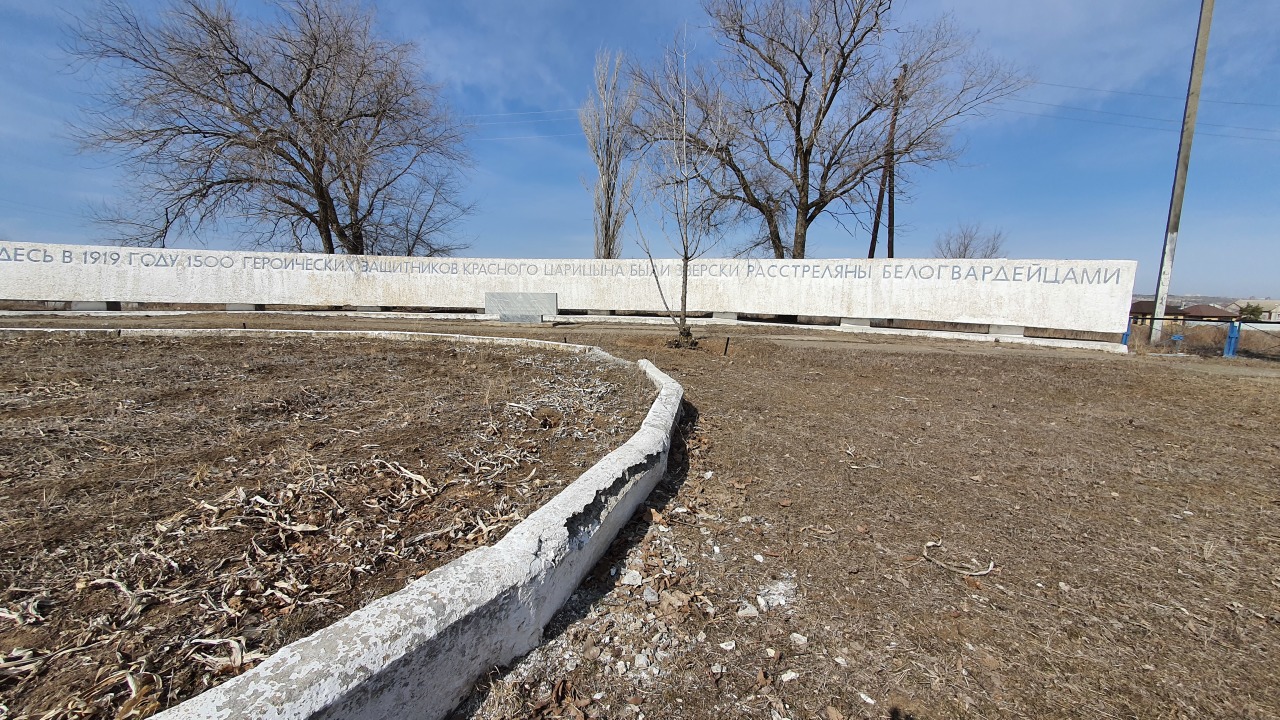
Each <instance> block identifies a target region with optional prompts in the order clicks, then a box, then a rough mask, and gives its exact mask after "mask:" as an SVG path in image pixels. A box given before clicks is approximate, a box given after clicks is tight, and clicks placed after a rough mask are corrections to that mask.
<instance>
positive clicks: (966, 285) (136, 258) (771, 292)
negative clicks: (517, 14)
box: [0, 242, 1137, 333]
mask: <svg viewBox="0 0 1280 720" xmlns="http://www.w3.org/2000/svg"><path fill="white" fill-rule="evenodd" d="M654 266H656V271H657V276H658V281H659V282H660V283H661V285H662V287H663V292H664V293H665V294H666V298H667V301H668V302H669V303H671V306H672V308H673V309H674V308H678V303H679V297H680V295H679V287H680V282H679V281H680V262H679V261H678V260H658V261H656V262H655V263H654ZM654 266H651V265H650V262H649V261H648V260H518V259H470V258H406V257H385V256H376V257H375V256H367V257H366V256H348V255H314V254H301V253H274V252H226V251H214V250H168V249H143V248H122V247H101V246H84V245H47V244H31V243H10V242H3V243H0V300H32V301H40V300H45V301H71V302H99V301H105V302H111V301H115V302H154V303H217V304H253V305H344V306H383V307H434V308H482V307H484V305H485V293H487V292H530V293H556V294H557V295H558V297H559V306H560V307H561V308H565V309H571V310H614V311H623V312H625V311H645V312H661V311H663V310H664V305H663V302H662V298H661V297H660V296H659V293H658V289H657V284H656V283H655V282H654ZM1136 269H1137V263H1136V262H1134V261H1131V260H944V259H906V258H902V259H891V260H863V259H849V260H728V259H724V260H722V259H703V260H698V261H695V262H693V263H692V264H691V265H690V268H689V310H690V311H694V312H717V313H753V314H771V315H814V316H828V317H841V318H857V319H901V320H929V321H938V322H955V323H975V324H990V325H1000V326H1011V327H1038V328H1053V329H1059V330H1083V331H1092V332H1101V333H1121V332H1124V330H1125V327H1126V325H1127V321H1128V313H1129V304H1130V299H1131V295H1132V292H1133V282H1134V273H1135V272H1136Z"/></svg>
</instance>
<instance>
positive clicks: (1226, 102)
mask: <svg viewBox="0 0 1280 720" xmlns="http://www.w3.org/2000/svg"><path fill="white" fill-rule="evenodd" d="M1032 83H1033V84H1035V85H1047V86H1049V87H1059V88H1069V89H1071V90H1089V91H1091V92H1104V93H1114V94H1116V95H1137V96H1138V97H1149V98H1160V99H1161V100H1177V101H1178V102H1182V101H1184V100H1186V98H1185V97H1179V96H1177V95H1155V94H1153V93H1141V92H1134V91H1132V90H1107V89H1106V88H1095V87H1085V86H1083V85H1064V84H1062V83H1051V82H1041V81H1039V80H1033V81H1032ZM1200 102H1207V103H1213V104H1215V105H1247V106H1251V107H1268V108H1280V105H1278V104H1275V103H1259V102H1240V101H1235V100H1201V101H1200Z"/></svg>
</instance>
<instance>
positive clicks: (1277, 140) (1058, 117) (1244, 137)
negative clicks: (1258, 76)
mask: <svg viewBox="0 0 1280 720" xmlns="http://www.w3.org/2000/svg"><path fill="white" fill-rule="evenodd" d="M995 109H996V110H998V111H1000V112H1009V113H1017V114H1018V115H1030V116H1031V117H1038V118H1045V119H1048V120H1071V121H1074V122H1082V123H1091V124H1093V125H1112V126H1115V127H1125V128H1133V129H1135V130H1158V131H1160V132H1175V133H1180V132H1182V131H1181V130H1180V129H1178V128H1167V127H1150V126H1147V125H1133V124H1130V123H1118V122H1109V121H1107V120H1091V119H1089V118H1076V117H1066V116H1064V115H1045V114H1043V113H1033V112H1026V111H1025V110H1014V109H1013V108H1007V107H996V108H995ZM1196 134H1197V135H1202V136H1208V137H1220V138H1233V139H1236V140H1257V141H1259V142H1273V143H1280V138H1263V137H1249V136H1248V135H1227V134H1224V133H1206V132H1202V133H1196Z"/></svg>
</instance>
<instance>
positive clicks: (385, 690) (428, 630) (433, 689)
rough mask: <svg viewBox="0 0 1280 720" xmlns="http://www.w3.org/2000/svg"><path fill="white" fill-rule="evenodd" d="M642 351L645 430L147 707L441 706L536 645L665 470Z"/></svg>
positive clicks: (661, 417)
mask: <svg viewBox="0 0 1280 720" xmlns="http://www.w3.org/2000/svg"><path fill="white" fill-rule="evenodd" d="M4 332H5V334H12V333H16V332H20V331H16V330H5V331H4ZM34 332H58V331H55V330H51V329H35V330H34ZM61 332H71V333H78V334H96V333H98V332H101V333H105V334H113V335H122V336H148V335H149V336H156V335H162V336H170V337H173V336H178V337H181V336H201V335H220V336H233V337H255V336H256V337H264V336H265V337H279V336H296V335H308V336H321V337H325V336H335V337H352V336H357V337H376V338H388V339H390V338H401V339H407V340H413V339H426V338H440V337H446V338H452V339H456V340H460V341H466V342H477V343H487V344H501V345H521V346H532V347H544V348H556V349H561V350H565V351H569V352H581V353H592V354H597V355H599V356H601V357H602V358H605V359H608V360H610V361H612V362H619V363H622V362H624V361H621V360H618V359H617V358H614V357H612V356H610V355H608V354H607V353H605V352H604V351H602V350H600V349H599V348H593V347H587V346H582V345H565V344H561V343H553V342H547V341H542V340H526V339H520V338H479V337H468V336H461V335H438V334H425V333H407V332H365V331H287V330H185V329H181V330H149V329H147V330H105V331H92V330H72V331H61ZM639 364H640V367H641V368H643V370H644V371H645V373H646V374H647V375H648V376H649V378H650V380H651V381H652V382H653V383H654V384H655V385H656V386H657V387H658V388H659V393H658V398H657V400H655V401H654V403H653V405H652V407H650V409H649V413H648V415H647V416H646V417H645V420H644V422H643V423H642V425H641V427H640V430H639V431H637V432H636V434H635V435H633V436H632V437H631V438H630V439H629V440H628V441H627V442H626V443H625V444H623V445H622V447H620V448H618V449H617V450H615V451H614V452H612V453H610V454H609V455H607V456H606V457H605V458H604V459H602V460H601V461H600V462H598V463H596V464H595V465H594V466H593V467H591V468H590V469H589V470H587V471H586V472H585V473H583V474H582V476H581V477H579V478H578V479H577V480H575V481H574V482H573V483H571V484H570V485H569V486H568V487H567V488H565V489H564V490H562V491H561V492H560V493H559V494H558V495H556V496H555V497H554V498H552V499H551V500H550V501H549V502H548V503H546V504H545V505H543V506H542V507H541V508H539V509H538V510H536V511H535V512H534V513H532V514H531V515H530V516H529V517H528V518H526V519H525V520H524V521H523V522H521V523H520V524H519V525H517V526H516V527H515V528H513V529H512V530H511V531H510V532H508V533H507V535H506V536H505V537H504V538H503V539H502V540H500V541H499V542H498V543H497V544H495V545H493V546H492V547H487V548H479V549H477V550H473V551H471V552H469V553H467V554H466V555H464V556H463V557H461V558H459V559H457V560H455V561H454V562H451V563H449V564H448V565H445V566H444V567H442V568H439V569H437V570H435V571H433V572H432V573H430V574H428V575H427V576H425V577H423V578H421V579H419V580H417V581H415V582H414V583H412V584H410V585H409V586H408V587H406V588H405V589H403V590H401V591H399V592H396V593H393V594H391V595H389V596H387V597H384V598H382V599H380V600H377V601H374V602H373V603H371V604H369V605H368V606H366V607H364V608H362V609H360V610H357V611H356V612H354V613H352V614H351V615H349V616H348V617H346V618H344V619H343V620H340V621H339V622H337V623H335V624H333V625H331V626H329V627H328V628H325V629H324V630H321V631H319V632H317V633H315V634H313V635H310V636H308V637H306V638H303V639H301V640H298V641H296V642H294V643H291V644H289V645H287V646H285V647H284V648H282V649H280V650H279V651H278V652H276V653H275V654H273V655H272V656H271V657H270V658H268V659H267V660H265V661H263V663H262V664H260V665H259V666H257V667H255V668H254V669H252V670H250V671H249V672H247V673H245V674H243V675H240V676H239V677H236V678H234V679H232V680H230V681H228V682H226V683H224V684H222V685H219V686H218V687H215V688H212V689H210V690H207V691H205V692H204V693H202V694H200V695H197V696H196V697H194V698H192V699H190V700H187V701H186V702H183V703H181V704H179V705H177V706H175V707H173V708H171V709H169V710H167V711H165V712H163V713H160V714H158V715H155V716H154V717H156V718H159V719H162V720H194V719H196V718H201V719H207V720H214V719H218V720H226V719H231V718H236V719H244V720H248V719H250V718H255V719H256V718H276V719H280V720H285V719H290V720H301V719H303V718H316V719H319V718H335V719H338V718H341V719H342V720H357V719H367V720H387V719H388V718H407V719H411V720H435V719H436V718H441V717H444V716H445V715H446V714H447V713H448V712H449V711H450V710H452V709H453V708H454V707H455V706H456V705H457V704H458V702H459V701H461V700H462V699H463V698H464V697H466V695H467V694H468V693H469V692H470V690H471V687H472V684H473V683H474V682H475V680H477V679H478V678H480V677H481V676H482V675H483V674H484V673H485V672H487V671H488V670H489V669H490V668H492V667H494V666H495V665H504V664H507V663H509V662H510V661H511V660H513V659H515V658H517V657H519V656H520V655H522V654H524V653H526V652H528V651H529V650H532V649H533V648H534V647H536V646H537V645H538V643H539V642H540V641H541V637H542V629H543V627H544V626H545V625H546V624H547V622H548V621H550V620H551V617H552V616H553V615H554V614H555V613H556V611H557V610H558V609H559V608H560V606H561V605H562V604H563V603H564V601H565V600H566V599H567V598H568V597H569V595H570V594H571V593H572V592H573V591H574V589H575V588H576V587H577V586H578V584H579V583H580V582H581V581H582V578H583V577H584V576H585V575H586V573H587V572H588V571H589V570H590V569H591V567H592V566H593V565H595V563H596V562H597V561H598V560H599V559H600V557H601V556H602V555H603V554H604V552H605V550H606V549H607V548H608V547H609V544H610V543H611V542H612V541H613V538H614V537H615V536H616V535H617V533H618V531H619V530H620V529H621V528H622V526H623V525H624V524H625V523H626V522H627V521H628V520H629V519H630V518H631V516H632V514H633V513H634V512H635V510H636V509H637V508H638V507H639V505H640V503H642V502H643V501H644V499H645V498H646V497H647V496H648V494H649V492H650V491H651V490H652V489H653V486H654V485H655V484H657V482H658V481H659V480H660V479H661V478H662V476H663V474H664V473H665V472H666V467H667V458H668V455H669V452H670V448H671V433H672V430H673V429H674V426H675V423H676V421H677V419H678V417H679V413H680V404H681V400H682V399H683V394H684V390H683V389H682V388H681V387H680V385H679V384H678V383H676V382H675V381H674V380H672V379H671V378H670V377H668V376H666V375H665V374H663V373H662V372H661V371H660V370H658V369H657V368H656V367H654V366H653V365H652V364H651V363H649V362H648V361H645V360H641V361H640V363H639Z"/></svg>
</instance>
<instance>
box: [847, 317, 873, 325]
mask: <svg viewBox="0 0 1280 720" xmlns="http://www.w3.org/2000/svg"><path fill="white" fill-rule="evenodd" d="M840 324H841V325H853V326H856V327H871V318H840Z"/></svg>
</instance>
